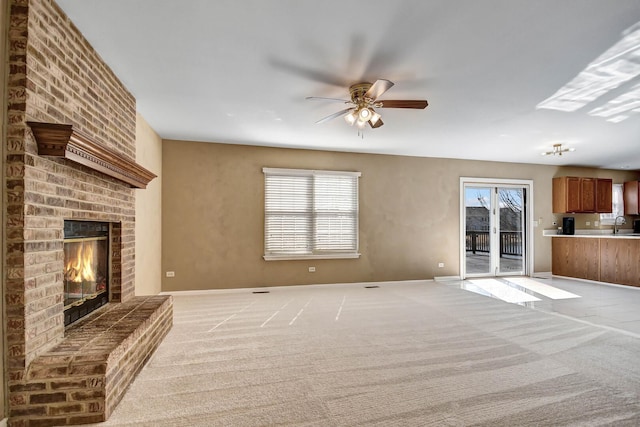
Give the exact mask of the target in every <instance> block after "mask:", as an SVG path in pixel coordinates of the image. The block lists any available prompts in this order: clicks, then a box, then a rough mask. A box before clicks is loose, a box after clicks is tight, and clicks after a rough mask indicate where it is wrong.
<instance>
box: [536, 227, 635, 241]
mask: <svg viewBox="0 0 640 427" xmlns="http://www.w3.org/2000/svg"><path fill="white" fill-rule="evenodd" d="M542 235H543V236H546V237H590V238H599V239H610V238H613V239H640V233H632V230H628V229H623V230H620V232H619V233H618V234H613V232H612V230H576V234H558V230H555V229H547V230H544V231H543V232H542Z"/></svg>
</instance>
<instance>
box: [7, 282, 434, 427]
mask: <svg viewBox="0 0 640 427" xmlns="http://www.w3.org/2000/svg"><path fill="white" fill-rule="evenodd" d="M427 282H433V280H431V279H424V280H391V281H385V282H357V283H327V284H311V285H291V286H263V287H258V288H233V289H202V290H186V291H164V292H160V294H159V295H204V294H211V293H221V294H227V293H238V292H253V291H275V290H279V289H292V288H308V287H312V288H326V287H333V286H371V285H377V286H382V285H395V284H403V283H404V284H408V283H416V284H420V283H427ZM0 427H2V426H0Z"/></svg>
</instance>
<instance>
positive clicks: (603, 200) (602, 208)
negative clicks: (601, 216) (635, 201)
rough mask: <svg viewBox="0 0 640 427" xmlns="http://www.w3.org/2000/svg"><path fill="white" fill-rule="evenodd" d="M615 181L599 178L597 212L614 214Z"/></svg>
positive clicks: (597, 184)
mask: <svg viewBox="0 0 640 427" xmlns="http://www.w3.org/2000/svg"><path fill="white" fill-rule="evenodd" d="M612 197H613V180H612V179H606V178H598V179H597V180H596V212H597V213H611V212H613V200H612Z"/></svg>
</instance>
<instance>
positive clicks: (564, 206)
mask: <svg viewBox="0 0 640 427" xmlns="http://www.w3.org/2000/svg"><path fill="white" fill-rule="evenodd" d="M612 188H613V181H612V180H611V179H604V178H584V177H581V178H579V177H573V176H561V177H558V178H553V212H554V213H608V212H611V194H612Z"/></svg>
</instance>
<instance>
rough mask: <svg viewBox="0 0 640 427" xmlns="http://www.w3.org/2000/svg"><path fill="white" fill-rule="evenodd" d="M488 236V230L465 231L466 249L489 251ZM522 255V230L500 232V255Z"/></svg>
mask: <svg viewBox="0 0 640 427" xmlns="http://www.w3.org/2000/svg"><path fill="white" fill-rule="evenodd" d="M489 242H490V236H489V232H488V231H467V235H466V249H467V252H471V253H473V254H475V253H477V252H486V253H488V252H489V248H490V243H489ZM503 255H513V256H522V232H520V231H501V232H500V256H503Z"/></svg>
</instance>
